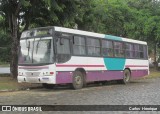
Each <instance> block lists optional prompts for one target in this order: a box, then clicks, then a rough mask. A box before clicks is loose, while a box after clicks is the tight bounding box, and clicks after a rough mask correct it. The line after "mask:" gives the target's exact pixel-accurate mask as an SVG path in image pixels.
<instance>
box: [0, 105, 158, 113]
mask: <svg viewBox="0 0 160 114" xmlns="http://www.w3.org/2000/svg"><path fill="white" fill-rule="evenodd" d="M0 111H15V112H36V111H160V105H1V106H0Z"/></svg>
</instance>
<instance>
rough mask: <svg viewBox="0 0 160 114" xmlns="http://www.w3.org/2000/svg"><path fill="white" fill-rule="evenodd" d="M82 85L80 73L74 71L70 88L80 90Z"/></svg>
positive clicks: (82, 77) (81, 74)
mask: <svg viewBox="0 0 160 114" xmlns="http://www.w3.org/2000/svg"><path fill="white" fill-rule="evenodd" d="M83 85H84V76H83V73H82V72H80V71H75V72H74V74H73V80H72V88H73V89H81V88H82V87H83Z"/></svg>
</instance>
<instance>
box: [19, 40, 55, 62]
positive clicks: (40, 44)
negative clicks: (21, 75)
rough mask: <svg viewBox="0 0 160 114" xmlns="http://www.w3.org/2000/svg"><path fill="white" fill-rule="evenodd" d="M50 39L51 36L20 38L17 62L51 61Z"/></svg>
mask: <svg viewBox="0 0 160 114" xmlns="http://www.w3.org/2000/svg"><path fill="white" fill-rule="evenodd" d="M51 41H52V40H51V37H50V38H49V37H46V38H44V37H43V38H35V39H24V40H21V41H20V52H19V61H18V62H19V64H47V63H52V62H53V60H52V53H51V52H52V51H51V50H52V48H51V47H52V42H51Z"/></svg>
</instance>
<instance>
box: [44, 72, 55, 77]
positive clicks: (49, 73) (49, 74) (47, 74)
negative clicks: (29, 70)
mask: <svg viewBox="0 0 160 114" xmlns="http://www.w3.org/2000/svg"><path fill="white" fill-rule="evenodd" d="M53 74H54V72H43V76H52V75H53Z"/></svg>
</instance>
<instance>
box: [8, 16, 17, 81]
mask: <svg viewBox="0 0 160 114" xmlns="http://www.w3.org/2000/svg"><path fill="white" fill-rule="evenodd" d="M11 18H12V19H11V21H12V26H11V37H12V46H11V62H10V71H11V76H12V77H13V78H14V79H17V75H18V46H19V38H18V22H17V21H18V19H17V17H16V16H15V15H14V14H12V16H11Z"/></svg>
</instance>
